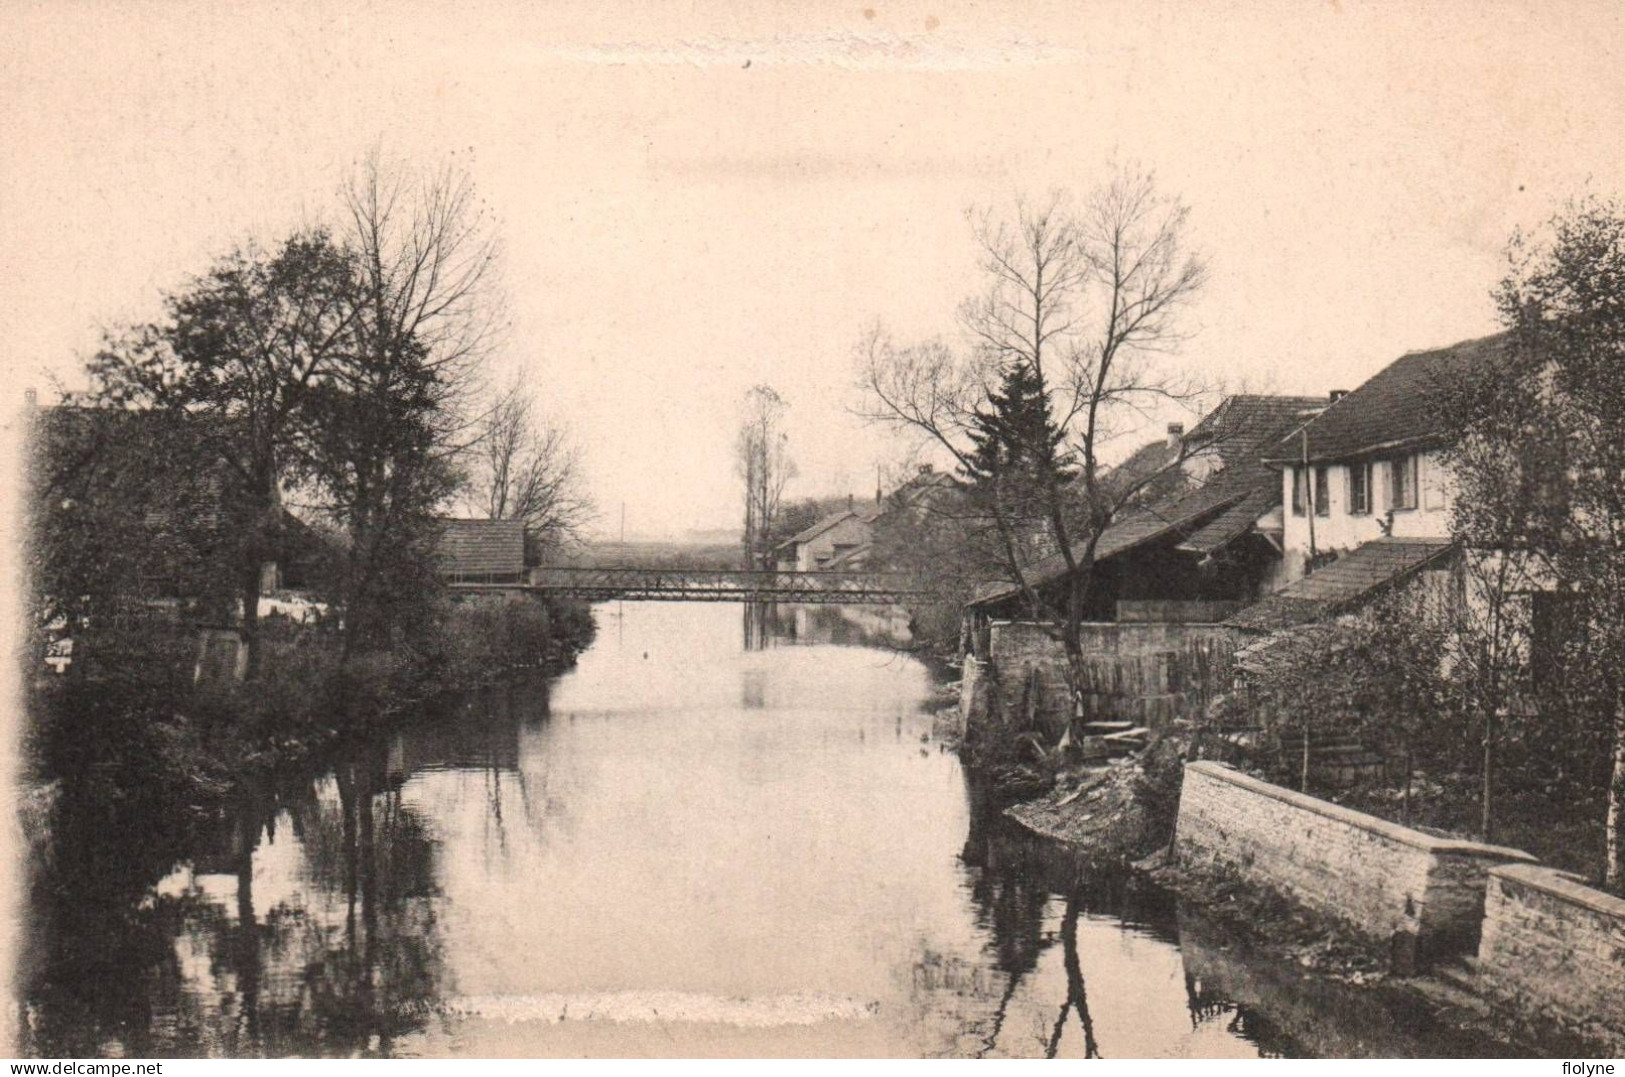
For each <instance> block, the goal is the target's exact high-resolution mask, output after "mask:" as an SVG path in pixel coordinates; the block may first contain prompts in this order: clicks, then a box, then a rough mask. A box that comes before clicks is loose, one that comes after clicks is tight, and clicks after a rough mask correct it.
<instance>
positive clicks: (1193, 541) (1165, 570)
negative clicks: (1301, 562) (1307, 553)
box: [970, 395, 1327, 623]
mask: <svg viewBox="0 0 1625 1077" xmlns="http://www.w3.org/2000/svg"><path fill="white" fill-rule="evenodd" d="M1326 404H1327V400H1326V399H1325V398H1321V397H1302V396H1264V395H1238V396H1232V397H1229V398H1227V399H1226V400H1225V401H1224V402H1223V403H1221V404H1220V405H1219V407H1217V408H1215V409H1214V410H1213V411H1212V412H1211V413H1210V414H1209V415H1207V416H1206V417H1205V418H1204V419H1203V420H1202V421H1201V422H1200V423H1199V424H1197V426H1196V427H1195V428H1194V429H1193V430H1192V431H1191V432H1190V433H1189V434H1185V433H1184V431H1183V430H1182V429H1176V428H1170V436H1169V441H1168V444H1166V445H1164V446H1163V447H1162V448H1161V449H1159V450H1157V451H1156V452H1152V451H1151V450H1150V448H1149V447H1147V448H1146V449H1142V450H1140V451H1139V452H1136V453H1135V455H1134V456H1133V457H1131V460H1133V461H1137V462H1136V463H1135V465H1134V467H1135V470H1133V471H1132V472H1128V471H1124V470H1123V469H1121V468H1120V469H1118V470H1117V471H1115V472H1113V473H1112V474H1111V475H1109V476H1107V478H1106V481H1107V482H1108V483H1112V482H1116V483H1120V484H1124V483H1126V484H1131V485H1133V486H1135V487H1141V488H1143V489H1144V490H1145V491H1148V492H1149V494H1150V496H1149V497H1148V498H1147V499H1146V500H1144V501H1142V502H1139V503H1138V504H1133V503H1131V506H1132V507H1130V508H1128V509H1126V510H1124V511H1123V512H1122V513H1121V514H1120V516H1119V518H1118V519H1117V520H1116V521H1115V522H1113V523H1112V524H1111V525H1110V526H1109V527H1108V528H1107V529H1106V530H1105V531H1104V532H1103V533H1102V534H1101V536H1100V539H1099V541H1098V542H1097V543H1096V546H1095V557H1094V560H1095V566H1094V577H1093V580H1092V583H1091V586H1090V592H1089V602H1088V608H1087V609H1086V610H1085V613H1084V618H1085V620H1089V621H1105V622H1112V621H1157V622H1174V623H1202V622H1216V621H1222V620H1224V619H1225V617H1227V616H1229V615H1230V614H1231V613H1233V612H1235V611H1237V610H1239V609H1241V608H1242V607H1244V606H1246V605H1248V604H1250V603H1252V602H1253V601H1255V600H1257V599H1258V598H1259V597H1260V596H1262V595H1265V594H1268V593H1269V592H1270V591H1271V590H1273V589H1274V588H1275V587H1276V586H1278V585H1279V581H1280V579H1281V561H1282V552H1281V551H1282V537H1281V524H1280V511H1279V510H1280V505H1281V489H1282V488H1281V482H1280V477H1279V475H1278V474H1277V473H1276V472H1275V471H1274V470H1273V469H1271V468H1270V467H1268V466H1267V465H1265V464H1264V463H1263V460H1262V457H1263V455H1264V453H1265V451H1266V450H1267V449H1269V448H1271V447H1273V446H1275V445H1276V444H1278V443H1279V442H1280V441H1281V440H1282V439H1283V437H1285V436H1286V435H1287V434H1288V433H1289V432H1291V431H1293V430H1295V429H1297V428H1299V427H1301V426H1302V425H1303V424H1304V423H1305V422H1306V421H1308V420H1309V419H1311V418H1313V417H1314V416H1315V415H1317V414H1318V413H1319V412H1320V410H1321V409H1322V408H1324V407H1325V406H1326ZM1157 459H1166V460H1168V461H1169V462H1168V463H1165V464H1163V466H1162V467H1160V468H1157V467H1155V466H1154V464H1155V461H1156V460H1157ZM1148 461H1149V463H1148ZM1026 577H1027V581H1028V583H1029V585H1031V586H1034V587H1036V588H1037V589H1038V590H1039V592H1040V594H1042V595H1044V596H1045V597H1046V598H1047V599H1049V600H1050V601H1051V603H1052V604H1053V605H1055V606H1057V607H1059V606H1061V605H1062V604H1063V595H1064V590H1065V588H1066V587H1067V586H1068V580H1069V578H1070V577H1069V574H1068V571H1067V568H1066V561H1065V559H1064V558H1063V557H1062V556H1061V555H1060V554H1059V553H1055V554H1052V555H1050V556H1048V557H1045V558H1043V559H1042V560H1039V561H1037V562H1036V563H1035V564H1033V565H1032V566H1031V567H1030V569H1029V570H1028V571H1027V573H1026ZM970 606H971V611H972V614H973V616H974V617H978V618H980V619H982V620H984V621H985V620H986V619H988V618H1011V617H1021V616H1023V615H1024V614H1025V610H1024V596H1023V594H1022V591H1021V588H1020V587H1019V586H1017V584H1016V583H1014V582H1013V581H1003V582H999V583H994V584H989V585H985V586H983V587H982V588H980V589H978V591H977V593H976V596H975V598H974V599H973V600H972V602H971V603H970Z"/></svg>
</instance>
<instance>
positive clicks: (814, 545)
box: [773, 464, 954, 572]
mask: <svg viewBox="0 0 1625 1077" xmlns="http://www.w3.org/2000/svg"><path fill="white" fill-rule="evenodd" d="M953 486H954V480H953V476H951V475H948V474H946V473H944V472H941V471H938V470H936V468H935V467H934V466H933V465H931V464H921V465H920V466H919V468H918V470H917V471H916V472H915V473H914V475H912V476H911V477H910V478H909V480H908V481H907V482H905V483H903V484H901V485H900V486H898V487H897V489H896V490H893V491H892V493H891V494H890V495H889V496H882V494H881V492H880V489H879V487H878V486H877V487H876V489H875V501H874V504H873V505H871V506H867V507H864V508H861V509H860V508H857V507H856V506H854V505H852V504H851V499H850V498H849V499H848V505H847V508H845V509H843V510H841V511H839V512H833V513H830V514H829V515H827V516H825V517H824V518H822V519H820V520H819V521H817V522H816V523H814V524H813V525H812V526H810V527H808V528H806V529H805V530H803V531H801V532H799V533H797V534H795V535H792V536H791V537H790V538H788V539H786V540H784V541H783V542H781V543H779V545H778V546H776V547H774V550H773V559H774V564H775V565H776V566H777V567H778V569H779V571H781V572H857V571H861V570H862V569H864V568H866V567H868V564H869V560H870V555H871V553H872V552H873V548H874V537H875V526H876V524H878V523H879V522H880V521H881V519H882V518H883V517H885V516H887V515H888V514H890V513H898V512H915V513H919V512H924V511H927V510H928V509H929V507H930V505H931V504H932V503H933V501H934V500H935V499H936V498H937V497H939V496H940V495H941V494H942V492H943V491H945V490H950V489H952V488H953Z"/></svg>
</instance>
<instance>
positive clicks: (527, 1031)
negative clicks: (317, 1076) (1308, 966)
mask: <svg viewBox="0 0 1625 1077" xmlns="http://www.w3.org/2000/svg"><path fill="white" fill-rule="evenodd" d="M620 614H621V618H620V621H619V623H618V625H617V627H616V631H615V632H613V633H608V632H601V633H600V634H599V637H598V641H597V642H596V643H595V644H594V646H593V648H592V649H591V650H590V651H588V652H587V653H586V654H585V655H583V656H582V658H581V661H580V664H579V666H578V667H577V668H576V669H575V670H574V671H572V672H571V673H569V674H566V675H564V676H563V677H561V678H559V679H558V680H557V681H556V682H554V683H552V684H547V683H531V684H513V685H509V686H506V687H504V688H502V689H497V690H492V691H489V692H485V693H481V694H479V695H477V696H475V697H471V698H469V699H466V700H462V701H459V702H458V703H457V704H456V705H453V706H448V707H445V708H442V709H440V710H438V711H436V712H432V713H424V714H422V715H420V716H418V718H417V719H416V720H415V721H412V722H410V723H408V724H406V725H405V726H403V727H401V728H400V729H397V730H395V731H394V732H393V733H391V734H389V735H381V736H379V737H377V738H376V739H375V740H373V741H371V742H369V743H368V744H365V745H363V746H361V747H359V748H357V749H356V750H355V751H354V752H352V753H350V754H349V755H346V756H345V757H343V758H341V759H339V760H337V761H336V762H334V763H333V764H332V765H330V766H327V767H324V768H321V770H320V772H319V773H316V774H314V775H311V776H309V777H307V778H305V779H303V780H301V781H298V782H292V783H288V784H286V785H283V786H280V787H277V788H274V789H266V790H263V791H259V792H257V793H255V794H254V795H252V796H247V797H244V798H243V800H242V801H241V802H240V803H238V804H236V805H234V806H233V808H232V810H231V811H230V812H229V813H227V814H226V815H224V816H223V817H220V818H196V817H195V816H194V814H193V813H192V812H191V811H189V810H188V809H187V808H186V807H185V805H184V804H181V805H177V804H168V803H162V802H159V801H155V800H151V799H145V800H144V799H140V798H137V799H127V798H122V797H109V796H108V795H107V787H106V786H105V785H104V784H98V783H97V782H95V781H94V780H90V776H88V775H87V780H84V781H80V782H76V783H69V785H68V787H67V789H66V791H65V793H64V796H63V798H62V800H61V801H60V803H59V805H58V809H57V812H58V815H57V819H56V831H55V835H54V837H55V840H54V842H53V843H52V849H53V850H54V852H53V854H52V856H51V858H50V859H49V860H48V861H46V862H42V863H41V864H40V865H39V866H38V869H37V874H36V877H35V880H34V886H33V888H32V895H33V898H32V900H33V905H32V923H31V926H32V931H31V939H32V945H33V949H32V951H31V952H30V953H29V954H28V956H27V962H26V964H25V967H24V976H23V982H24V984H25V985H26V986H25V998H24V1000H23V1004H22V1016H23V1024H24V1036H25V1039H24V1046H23V1049H24V1051H25V1052H27V1053H33V1054H50V1055H56V1056H63V1055H69V1056H80V1057H87V1056H93V1055H99V1054H131V1055H192V1054H212V1055H261V1054H263V1055H287V1054H299V1055H318V1054H319V1055H445V1054H468V1055H555V1056H556V1055H571V1054H586V1055H611V1054H614V1055H638V1054H649V1055H661V1056H674V1055H675V1056H682V1055H716V1054H740V1055H760V1054H766V1055H794V1056H799V1055H951V1056H978V1055H983V1056H1002V1055H1014V1056H1049V1057H1080V1058H1081V1057H1145V1056H1194V1057H1216V1056H1220V1057H1222V1056H1247V1057H1250V1056H1256V1055H1259V1054H1266V1055H1271V1054H1303V1053H1309V1054H1318V1053H1327V1052H1329V1053H1334V1054H1338V1053H1342V1054H1347V1053H1354V1054H1358V1053H1371V1052H1382V1051H1385V1050H1397V1051H1399V1052H1400V1053H1413V1052H1415V1053H1428V1052H1429V1050H1432V1051H1444V1050H1448V1048H1450V1047H1451V1046H1452V1044H1451V1042H1450V1041H1449V1040H1446V1039H1441V1038H1440V1035H1439V1034H1438V1033H1437V1030H1430V1029H1427V1028H1425V1027H1423V1028H1419V1029H1417V1028H1414V1019H1413V1018H1408V1017H1406V1016H1404V1015H1395V1014H1393V1013H1385V1012H1383V1011H1382V1010H1381V1007H1380V1006H1376V1007H1374V1004H1372V1003H1370V1002H1369V1001H1366V1002H1364V1003H1361V1002H1359V1001H1358V1000H1356V1001H1353V1002H1351V1001H1350V1000H1349V999H1347V998H1345V997H1344V996H1343V995H1341V994H1338V993H1337V991H1335V990H1334V989H1333V987H1332V986H1331V985H1323V984H1314V983H1308V982H1306V981H1305V980H1304V979H1303V977H1302V976H1301V975H1294V974H1293V971H1292V970H1282V969H1275V968H1271V967H1269V966H1267V965H1263V966H1261V965H1260V964H1259V963H1258V962H1257V961H1255V960H1247V961H1243V960H1241V959H1240V957H1239V956H1238V955H1239V954H1240V953H1241V952H1242V951H1240V950H1239V949H1237V948H1235V947H1232V946H1231V945H1230V944H1229V943H1228V942H1227V941H1226V940H1224V939H1223V938H1222V937H1220V936H1218V935H1216V934H1215V932H1214V931H1213V930H1212V929H1211V928H1210V927H1209V926H1208V925H1206V924H1204V923H1203V922H1201V921H1200V919H1199V918H1195V917H1193V916H1192V915H1191V914H1189V912H1188V911H1181V910H1179V909H1177V908H1176V907H1175V905H1174V904H1173V903H1172V902H1171V901H1170V900H1169V899H1168V898H1167V897H1166V896H1165V895H1162V894H1160V893H1157V892H1155V891H1148V890H1145V889H1141V888H1136V887H1134V886H1132V885H1129V884H1128V883H1127V882H1126V881H1125V880H1123V879H1121V878H1117V877H1113V876H1109V875H1108V876H1103V875H1101V874H1099V873H1098V872H1093V871H1090V870H1089V869H1088V867H1087V865H1083V864H1080V863H1077V862H1073V861H1068V860H1065V859H1063V858H1059V857H1057V856H1056V855H1055V853H1054V851H1053V849H1051V848H1049V847H1047V846H1044V845H1042V844H1040V843H1038V842H1036V841H1034V840H1032V839H1031V838H1028V837H1024V836H1023V834H1022V832H1020V831H1018V830H1015V829H1013V828H1012V827H1011V826H1010V825H1009V824H1007V823H1006V822H1004V821H1003V820H1002V817H1001V816H1000V815H999V813H998V811H997V806H996V805H992V804H989V803H986V802H985V800H984V797H983V794H982V792H981V790H980V789H979V788H978V787H977V786H976V785H975V784H974V783H972V782H970V781H969V780H968V778H967V775H966V773H965V771H964V770H963V769H962V768H961V767H960V764H959V762H958V760H957V758H956V757H955V756H954V755H953V754H952V753H950V752H948V751H945V750H943V748H942V747H941V746H940V745H939V744H938V743H937V742H936V741H935V740H934V739H933V737H932V732H931V721H930V716H929V715H928V714H925V713H924V712H923V711H922V708H921V704H922V702H923V701H924V700H925V699H926V698H927V697H928V693H929V689H930V677H929V675H928V674H927V672H926V670H925V669H924V668H923V667H922V666H921V665H919V664H918V663H916V662H914V661H912V660H911V659H908V658H906V657H903V656H901V655H900V654H899V653H898V652H897V651H896V650H893V649H888V648H876V647H869V646H857V645H840V644H835V643H828V642H825V643H818V644H807V639H808V634H809V633H810V632H811V631H812V628H811V627H810V626H812V625H814V624H819V623H823V622H822V621H821V620H820V619H818V618H811V619H809V618H803V617H801V616H800V614H799V613H796V612H794V611H790V610H787V609H786V608H784V607H780V608H779V609H777V610H773V609H765V610H757V611H755V612H752V611H750V610H746V611H744V612H743V614H741V611H740V609H739V608H737V607H729V606H725V605H696V606H685V605H677V604H649V605H637V604H627V605H626V606H625V607H623V608H622V609H621V611H620ZM741 617H742V623H743V625H744V629H745V630H744V633H743V636H741V635H740V634H739V631H738V626H739V625H740V624H741V620H736V618H741ZM792 642H794V643H798V644H804V645H801V646H786V645H785V644H788V643H792ZM131 788H139V786H138V785H136V786H131ZM1362 1005H1363V1006H1364V1008H1363V1009H1362V1008H1361V1007H1362ZM609 1017H613V1018H614V1019H613V1020H609V1019H606V1018H609ZM1407 1020H1411V1021H1413V1025H1412V1026H1410V1027H1412V1028H1413V1032H1412V1033H1411V1034H1410V1036H1409V1038H1405V1036H1403V1035H1394V1036H1390V1038H1388V1039H1384V1038H1383V1036H1382V1035H1381V1034H1380V1033H1381V1032H1382V1031H1383V1030H1384V1029H1387V1030H1389V1031H1390V1032H1392V1030H1394V1029H1396V1028H1403V1027H1406V1026H1405V1025H1404V1022H1405V1021H1407ZM1317 1022H1318V1024H1319V1025H1321V1026H1324V1027H1325V1029H1329V1030H1330V1031H1324V1030H1317V1027H1316V1026H1317Z"/></svg>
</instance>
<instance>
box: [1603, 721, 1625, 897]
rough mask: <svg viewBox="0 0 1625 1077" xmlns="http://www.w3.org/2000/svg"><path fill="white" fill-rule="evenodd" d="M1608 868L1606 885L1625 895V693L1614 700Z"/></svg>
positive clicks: (1609, 793) (1609, 789)
mask: <svg viewBox="0 0 1625 1077" xmlns="http://www.w3.org/2000/svg"><path fill="white" fill-rule="evenodd" d="M1606 835H1607V838H1606V840H1607V846H1608V852H1607V869H1606V871H1605V874H1604V875H1603V885H1604V886H1605V887H1606V888H1607V889H1608V890H1609V891H1610V892H1612V893H1615V894H1620V895H1622V896H1625V693H1621V694H1620V695H1618V696H1616V698H1615V700H1614V772H1613V775H1612V777H1611V778H1610V780H1609V782H1608V823H1607V826H1606Z"/></svg>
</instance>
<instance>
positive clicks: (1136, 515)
mask: <svg viewBox="0 0 1625 1077" xmlns="http://www.w3.org/2000/svg"><path fill="white" fill-rule="evenodd" d="M1324 403H1325V401H1324V400H1322V399H1321V398H1320V397H1302V396H1261V395H1237V396H1233V397H1229V398H1228V399H1226V400H1225V401H1224V402H1223V403H1222V404H1220V405H1219V406H1218V407H1217V408H1215V409H1214V410H1213V411H1212V412H1210V413H1209V414H1208V415H1207V417H1205V418H1204V419H1203V420H1202V421H1201V422H1200V423H1198V424H1197V426H1196V428H1195V429H1194V430H1192V431H1191V432H1190V433H1189V434H1188V435H1186V440H1187V441H1188V442H1190V443H1192V444H1194V445H1196V446H1197V447H1198V449H1199V450H1200V449H1201V447H1202V446H1207V448H1206V450H1205V451H1209V452H1211V453H1213V454H1214V456H1215V457H1216V459H1217V462H1218V464H1219V469H1218V470H1217V471H1215V472H1214V473H1213V475H1212V476H1211V477H1210V478H1209V479H1208V480H1207V481H1206V482H1205V483H1203V484H1202V485H1200V486H1197V487H1195V488H1194V489H1190V490H1186V491H1183V492H1179V493H1176V494H1172V495H1170V496H1168V497H1165V498H1161V499H1158V500H1156V501H1153V502H1151V503H1150V504H1148V505H1144V506H1140V507H1138V508H1135V509H1133V510H1131V511H1129V512H1126V513H1124V514H1123V515H1122V516H1121V517H1119V518H1118V519H1117V520H1116V521H1115V522H1114V523H1113V524H1112V525H1111V526H1110V527H1108V528H1107V529H1106V530H1105V531H1104V532H1103V533H1102V534H1101V536H1100V541H1099V542H1097V543H1096V544H1095V561H1096V562H1100V561H1105V560H1107V559H1109V558H1112V557H1116V556H1118V555H1119V554H1122V553H1125V552H1127V551H1128V550H1132V549H1134V548H1135V547H1137V546H1140V545H1143V544H1145V543H1147V542H1151V541H1153V540H1156V539H1161V538H1166V537H1168V536H1170V535H1175V534H1181V533H1183V535H1184V537H1183V538H1182V539H1181V541H1180V542H1179V544H1178V545H1177V546H1176V547H1175V548H1176V549H1179V550H1182V551H1185V552H1189V553H1203V554H1205V553H1209V552H1211V551H1213V550H1215V549H1218V548H1219V547H1221V546H1223V545H1225V544H1227V543H1229V542H1233V541H1235V540H1236V539H1237V538H1240V537H1241V536H1242V535H1244V534H1246V533H1247V532H1248V531H1249V530H1251V528H1252V526H1253V524H1254V522H1255V521H1257V519H1258V518H1259V517H1260V516H1262V515H1263V514H1264V513H1266V512H1268V511H1269V510H1270V508H1271V507H1272V506H1273V505H1275V504H1277V503H1279V501H1280V500H1281V480H1280V476H1279V475H1277V474H1276V473H1275V472H1274V471H1273V470H1271V469H1270V468H1268V467H1266V466H1265V465H1264V464H1263V463H1262V462H1261V461H1260V460H1259V454H1260V453H1261V451H1262V450H1263V447H1264V446H1266V445H1269V444H1273V443H1274V442H1275V441H1277V440H1278V439H1279V438H1280V437H1281V436H1282V435H1283V434H1284V433H1285V432H1286V431H1287V430H1288V429H1291V428H1295V427H1297V426H1299V425H1301V424H1302V423H1303V422H1304V421H1306V420H1307V419H1308V418H1310V417H1311V416H1312V415H1313V414H1314V413H1315V409H1318V408H1319V407H1321V406H1322V405H1323V404H1324ZM1065 574H1066V559H1065V558H1063V557H1062V556H1061V555H1060V554H1059V553H1056V554H1054V555H1052V556H1050V557H1046V558H1044V559H1043V560H1042V561H1039V562H1038V563H1037V564H1035V565H1033V566H1032V567H1031V569H1030V570H1029V572H1028V582H1029V583H1031V584H1033V585H1035V586H1043V585H1045V584H1048V583H1051V582H1053V581H1055V580H1057V579H1060V578H1061V577H1062V576H1064V575H1065ZM1019 590H1020V588H1018V587H1017V586H1016V585H1015V584H1014V583H1010V582H1001V583H997V584H987V585H984V586H983V587H981V588H978V590H977V592H976V594H975V596H974V597H973V598H972V599H971V604H972V605H982V604H985V603H988V602H996V601H1002V600H1004V599H1006V598H1009V597H1010V596H1011V595H1014V594H1016V593H1017V592H1018V591H1019Z"/></svg>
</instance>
